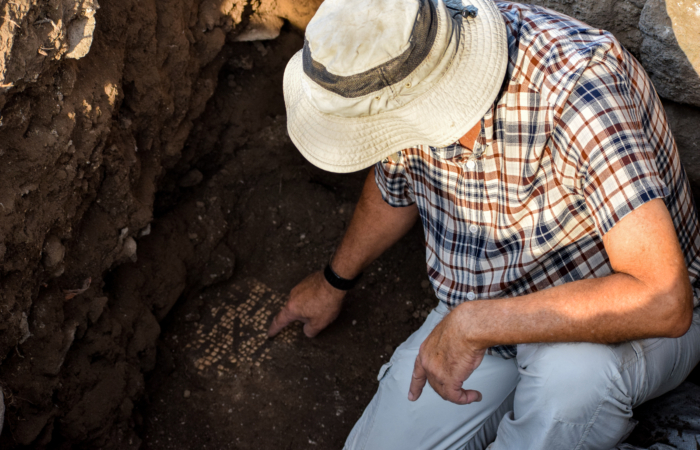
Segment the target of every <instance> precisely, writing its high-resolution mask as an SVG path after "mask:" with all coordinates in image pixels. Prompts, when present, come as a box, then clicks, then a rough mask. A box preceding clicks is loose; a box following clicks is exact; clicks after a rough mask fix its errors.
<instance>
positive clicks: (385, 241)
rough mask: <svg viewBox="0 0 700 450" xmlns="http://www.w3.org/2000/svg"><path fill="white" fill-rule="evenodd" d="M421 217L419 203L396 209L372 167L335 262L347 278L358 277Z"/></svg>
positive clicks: (336, 266) (342, 274) (336, 267)
mask: <svg viewBox="0 0 700 450" xmlns="http://www.w3.org/2000/svg"><path fill="white" fill-rule="evenodd" d="M417 217H418V208H417V207H416V205H411V206H406V207H401V208H395V207H392V206H390V205H388V204H387V203H386V202H385V201H384V200H383V199H382V195H381V192H380V191H379V188H378V187H377V184H376V183H375V181H374V169H372V170H371V171H370V173H369V175H368V177H367V180H366V181H365V185H364V188H363V190H362V195H361V196H360V200H359V201H358V203H357V206H356V207H355V212H354V214H353V216H352V220H351V221H350V226H349V227H348V229H347V231H346V232H345V236H344V237H343V239H342V241H341V243H340V245H339V246H338V248H337V249H336V252H335V255H334V256H333V260H332V262H331V266H332V267H333V270H334V271H335V272H336V273H337V274H338V275H340V276H341V277H343V278H348V279H351V278H355V277H356V276H357V275H358V274H359V273H360V272H362V270H363V269H364V268H365V267H367V266H368V265H369V264H370V263H371V262H372V261H374V260H375V259H376V258H377V257H379V255H381V254H382V253H383V252H384V251H385V250H386V249H387V248H389V247H391V246H392V245H393V244H394V243H396V241H398V240H399V239H401V237H402V236H403V235H405V234H406V233H407V232H408V230H410V229H411V227H412V226H413V224H414V223H415V221H416V218H417Z"/></svg>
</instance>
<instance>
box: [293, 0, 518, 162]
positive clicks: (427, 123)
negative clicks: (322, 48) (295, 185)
mask: <svg viewBox="0 0 700 450" xmlns="http://www.w3.org/2000/svg"><path fill="white" fill-rule="evenodd" d="M463 3H464V4H465V6H466V5H468V4H471V5H473V6H475V7H477V8H478V11H479V12H478V16H477V17H476V18H475V19H468V20H469V22H470V23H469V24H468V25H467V26H462V27H460V42H459V46H458V48H457V51H456V53H455V55H454V57H453V60H452V63H451V64H450V66H449V67H448V68H447V70H446V71H445V73H444V75H443V76H442V77H441V78H440V79H439V80H438V81H437V82H436V83H435V85H434V86H432V87H431V88H430V89H429V90H427V91H426V92H424V93H423V94H422V95H421V96H419V97H418V98H415V99H413V100H412V101H411V102H409V103H407V104H406V105H404V106H402V107H399V108H396V109H392V110H389V111H383V112H381V113H378V114H374V115H371V116H364V117H341V116H335V115H330V114H324V113H322V112H320V111H319V110H318V109H316V108H315V107H314V105H313V104H312V102H311V101H310V100H309V99H308V98H307V96H306V95H305V92H304V89H303V87H302V78H303V76H304V72H303V67H302V57H301V51H299V52H298V53H297V54H295V55H294V56H293V57H292V59H291V60H290V61H289V63H288V64H287V68H286V70H285V73H284V99H285V105H286V108H287V128H288V131H289V136H290V138H291V139H292V142H294V144H295V145H296V146H297V148H298V149H299V151H300V152H301V153H302V154H303V155H304V157H306V158H307V159H308V160H309V161H310V162H311V163H312V164H314V165H315V166H318V167H320V168H321V169H324V170H328V171H330V172H337V173H345V172H354V171H357V170H361V169H364V168H366V167H369V166H371V165H372V164H374V163H376V162H378V161H380V160H382V159H383V158H385V157H387V156H389V155H391V154H393V153H396V152H398V151H400V150H403V149H405V148H409V147H415V146H417V145H430V146H435V147H445V146H447V145H450V144H452V143H454V142H456V141H457V140H458V139H459V138H461V137H462V136H464V134H465V133H466V132H467V131H469V130H470V129H471V128H472V127H473V126H474V125H475V124H476V123H477V122H478V121H479V120H481V118H482V117H483V116H484V114H486V112H487V111H488V109H489V108H490V107H491V105H492V104H493V102H494V101H495V99H496V96H497V94H498V92H499V90H500V88H501V86H502V84H503V79H504V76H505V73H506V68H507V64H508V42H507V37H506V29H505V22H504V21H503V18H502V16H501V13H500V12H499V10H498V8H497V7H496V5H494V3H493V2H491V1H490V0H463Z"/></svg>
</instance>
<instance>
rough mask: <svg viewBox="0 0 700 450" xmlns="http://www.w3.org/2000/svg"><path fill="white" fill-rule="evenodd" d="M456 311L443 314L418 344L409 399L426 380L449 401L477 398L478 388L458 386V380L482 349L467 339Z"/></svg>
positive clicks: (478, 360) (477, 360) (467, 372)
mask: <svg viewBox="0 0 700 450" xmlns="http://www.w3.org/2000/svg"><path fill="white" fill-rule="evenodd" d="M460 313H461V310H460V308H457V309H455V310H454V311H452V312H451V313H449V314H447V315H446V316H445V318H444V319H443V320H442V321H441V322H440V323H439V324H438V325H437V326H436V327H435V329H434V330H433V331H432V332H431V333H430V335H428V337H427V338H426V339H425V341H423V344H421V346H420V350H419V352H418V356H417V357H416V364H415V366H414V368H413V378H412V379H411V387H410V389H409V392H408V399H409V400H411V401H415V400H418V397H420V395H421V392H423V387H424V386H425V382H426V380H427V381H428V382H429V383H430V385H431V386H432V387H433V389H434V390H435V392H437V393H438V394H439V395H440V397H442V398H444V399H445V400H448V401H450V402H452V403H456V404H458V405H466V404H469V403H472V402H478V401H481V393H480V392H478V391H473V390H466V389H462V383H464V381H465V380H466V379H467V378H469V376H470V375H471V374H472V372H474V370H476V368H477V367H479V364H481V360H482V359H483V358H484V353H485V352H486V349H485V348H480V346H479V345H476V344H475V343H474V342H472V341H470V340H469V339H468V337H467V333H465V332H464V330H465V325H466V323H465V321H464V320H460ZM463 318H466V317H463Z"/></svg>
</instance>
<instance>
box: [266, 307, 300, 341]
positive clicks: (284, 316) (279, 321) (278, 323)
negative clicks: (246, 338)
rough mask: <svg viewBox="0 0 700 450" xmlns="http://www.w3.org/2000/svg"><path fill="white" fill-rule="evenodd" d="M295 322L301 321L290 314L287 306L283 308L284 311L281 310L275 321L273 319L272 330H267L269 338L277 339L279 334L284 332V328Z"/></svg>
mask: <svg viewBox="0 0 700 450" xmlns="http://www.w3.org/2000/svg"><path fill="white" fill-rule="evenodd" d="M295 320H299V318H298V317H296V316H295V315H294V314H292V313H291V312H289V310H288V309H287V306H286V305H285V306H283V307H282V309H280V312H279V313H277V315H276V316H275V317H274V319H272V323H271V324H270V328H269V329H268V330H267V337H268V338H271V337H275V336H276V335H277V333H279V332H280V331H282V329H283V328H284V327H286V326H287V325H289V324H290V323H292V322H294V321H295Z"/></svg>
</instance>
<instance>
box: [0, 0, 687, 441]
mask: <svg viewBox="0 0 700 450" xmlns="http://www.w3.org/2000/svg"><path fill="white" fill-rule="evenodd" d="M59 3H61V4H62V5H63V8H64V9H63V10H62V11H63V17H62V19H63V22H61V23H64V24H65V23H68V24H70V27H73V26H74V25H75V24H76V23H77V24H82V25H81V26H85V24H86V23H89V19H90V17H92V16H90V15H85V11H88V10H90V11H93V10H94V8H95V5H94V4H93V2H88V1H82V2H75V1H73V0H62V1H61V2H58V1H53V2H49V1H45V0H18V1H16V2H10V3H7V4H6V3H4V2H2V1H0V4H3V5H6V6H7V5H10V4H11V5H15V6H7V8H8V9H7V11H10V12H11V13H12V14H13V15H12V17H13V19H12V20H13V21H14V22H16V23H18V25H17V26H18V27H20V29H21V30H24V31H23V34H21V35H20V34H17V35H16V36H15V38H16V40H17V42H19V43H20V44H21V45H19V44H18V45H16V46H15V47H13V49H12V52H14V53H13V55H14V56H13V58H14V59H11V58H10V59H8V60H4V59H0V63H3V64H5V63H6V62H7V61H10V63H8V65H7V67H6V68H9V69H8V70H7V71H5V72H2V73H0V75H2V76H6V77H9V78H12V77H14V78H13V79H12V80H11V81H12V83H7V82H6V81H7V80H8V79H9V78H4V79H3V80H4V81H3V82H0V90H2V91H1V92H0V113H1V114H0V163H1V164H0V234H2V237H3V240H2V241H0V269H1V271H0V281H1V282H2V289H1V290H0V316H1V318H2V320H1V321H0V355H1V357H2V364H1V365H0V385H1V386H2V389H3V392H4V394H5V396H6V405H7V411H6V420H5V426H4V430H3V433H2V435H0V448H2V449H6V448H7V449H25V448H26V449H42V448H55V449H81V448H85V449H95V448H105V449H120V450H121V449H139V448H141V449H178V450H179V449H183V450H184V449H192V448H210V449H261V448H285V449H308V448H319V449H326V448H341V447H342V443H343V442H344V439H345V437H346V435H347V434H348V432H349V431H350V429H351V427H352V425H353V424H354V422H355V421H356V420H357V418H358V417H359V416H360V414H361V413H362V411H363V409H364V407H365V405H366V404H367V403H368V402H369V400H370V398H371V397H372V395H373V393H374V390H375V389H376V386H377V373H378V371H379V368H380V367H381V365H382V364H383V363H385V362H387V361H388V359H389V357H390V356H391V354H392V352H393V351H394V349H395V348H396V346H397V345H398V344H400V343H401V342H402V341H403V340H405V339H406V338H407V337H408V336H409V335H410V333H411V332H413V331H414V330H416V329H417V328H418V327H419V326H420V324H421V323H422V322H423V320H424V319H425V317H426V316H427V314H428V312H429V311H430V310H431V309H432V308H433V307H434V306H435V305H436V304H437V299H436V297H435V296H434V294H433V292H432V289H431V287H430V284H429V282H428V280H427V276H426V272H425V261H424V256H425V250H424V247H423V238H422V230H421V229H420V226H419V225H418V226H417V227H415V228H414V229H413V230H412V231H411V232H410V233H409V234H408V235H407V236H406V237H405V238H404V239H403V240H402V241H400V242H399V243H398V244H397V245H396V246H394V248H392V249H390V250H389V251H388V252H387V253H386V254H385V255H383V256H382V257H381V258H380V259H379V260H378V261H377V262H375V263H374V264H373V265H372V266H371V267H370V268H369V269H368V270H367V271H366V273H365V275H364V277H363V279H362V281H361V282H360V284H359V285H358V287H357V288H356V289H354V290H353V291H352V292H350V293H349V294H348V296H347V302H346V304H345V308H344V310H343V313H342V314H341V316H340V317H339V318H338V320H337V321H336V322H335V323H334V324H333V325H332V326H331V327H329V328H328V329H327V330H325V331H324V332H322V333H321V334H320V335H319V336H318V337H317V338H315V339H307V338H305V337H304V336H303V334H302V332H301V327H300V326H299V325H298V324H297V325H295V326H292V327H290V328H289V329H287V330H286V331H285V332H284V333H283V334H282V335H280V336H278V337H277V338H275V339H273V340H267V339H266V338H265V329H266V326H267V324H268V321H269V319H270V316H271V314H274V312H275V311H276V310H277V309H278V308H279V307H280V306H281V305H282V303H283V302H284V300H285V297H286V295H287V293H288V292H289V290H290V289H291V288H292V287H293V286H294V285H295V284H296V283H297V282H298V281H300V280H301V279H302V278H303V277H305V276H306V275H308V274H309V273H311V272H312V271H314V270H318V269H319V268H322V267H323V265H324V264H325V263H326V261H327V260H328V258H329V257H330V255H331V254H332V252H333V249H334V247H335V245H336V244H337V242H338V240H339V239H340V237H341V236H342V233H343V230H344V229H345V227H346V225H347V224H348V221H349V220H350V217H351V215H352V211H353V207H354V203H355V201H356V199H357V197H358V194H359V191H360V189H361V186H362V183H363V181H364V179H365V177H366V175H367V171H362V172H358V173H353V174H347V175H337V174H331V173H328V172H324V171H322V170H320V169H317V168H316V167H314V166H313V165H311V164H309V163H308V162H307V161H306V160H304V158H303V157H302V156H301V155H300V154H299V152H298V151H297V150H296V149H295V148H294V145H293V144H292V143H291V141H290V139H289V137H288V135H287V132H286V117H285V108H284V102H283V96H282V75H283V70H284V67H285V65H286V62H287V61H288V59H289V58H290V57H291V55H293V54H294V52H296V51H297V50H298V49H299V48H300V47H301V46H302V43H303V38H302V35H301V33H300V32H299V31H298V29H299V27H303V26H304V24H305V22H304V20H308V17H310V14H312V13H313V10H314V8H315V6H314V5H317V3H318V2H316V1H305V2H300V1H299V2H281V1H280V2H273V3H274V4H275V5H277V7H278V9H279V10H278V11H277V12H276V13H275V14H278V15H281V17H284V18H285V19H287V20H288V21H289V22H290V23H287V24H286V25H285V26H284V27H283V28H282V31H281V34H280V36H279V37H277V38H276V39H273V40H255V41H251V42H236V41H235V39H237V38H238V37H241V36H245V35H246V33H248V35H247V36H248V38H250V39H268V38H271V37H273V36H274V34H275V33H272V34H270V32H269V24H270V23H272V24H273V25H274V24H277V25H280V24H281V23H282V19H281V18H280V17H278V16H277V15H274V14H272V12H271V11H272V10H271V9H270V8H272V7H271V6H270V4H268V3H269V2H261V4H260V5H257V3H255V2H243V1H241V2H237V1H233V2H232V1H218V0H217V1H202V2H193V1H189V0H181V1H179V0H178V1H176V0H167V1H160V2H153V1H136V0H124V1H122V2H110V1H107V0H105V1H104V2H102V4H101V5H100V10H99V12H98V13H97V15H96V16H95V17H97V25H96V28H95V30H94V38H95V39H94V42H92V47H91V48H88V49H89V52H84V54H83V53H81V56H80V57H81V59H68V60H66V59H61V58H60V56H61V55H59V54H58V53H56V54H53V53H51V51H50V50H42V49H47V48H49V47H46V46H47V45H48V44H46V42H47V41H46V40H47V39H49V38H50V37H51V36H53V37H52V38H51V39H55V41H56V42H58V44H56V46H55V48H57V49H58V50H55V51H56V52H59V53H60V52H61V51H65V49H63V47H61V42H60V41H61V39H63V38H64V37H65V36H66V34H65V33H63V34H61V33H58V32H57V31H56V30H57V29H59V28H60V27H59V25H58V23H59V22H58V18H57V17H55V16H54V15H52V14H54V12H55V11H59V10H60V8H58V6H60V5H58V4H59ZM78 3H79V4H80V8H83V10H84V11H83V15H79V14H78V15H76V14H77V13H76V11H77V10H76V9H75V8H73V9H71V8H72V7H73V6H74V4H78ZM253 3H255V5H257V6H256V8H257V10H255V11H253V10H254V9H255V8H254V7H253ZM579 3H584V2H579ZM621 3H622V2H620V4H621ZM649 3H650V4H651V3H652V2H651V0H650V2H649ZM567 4H568V3H567ZM601 4H602V2H601ZM615 4H616V5H617V4H618V3H615ZM21 5H24V6H26V8H25V7H24V6H21ZM57 5H58V6H57ZM280 5H281V6H280ZM290 5H291V6H290ZM625 5H626V3H625ZM68 6H70V7H71V8H69V7H68ZM550 6H556V5H550ZM559 6H562V7H564V6H565V5H559ZM628 6H629V5H628ZM652 6H653V5H652ZM15 7H16V8H17V9H16V10H15V9H13V8H15ZM49 7H50V8H49ZM22 8H24V9H22ZM42 8H43V9H42ZM266 8H268V9H266ZM285 8H286V9H285ZM304 8H307V10H304ZM635 8H636V9H635V10H634V11H632V13H630V17H632V18H633V19H634V20H637V21H638V20H639V14H640V8H641V7H637V6H635ZM633 9H634V8H633ZM584 10H585V11H584V13H581V14H583V15H585V13H586V11H598V12H600V8H599V9H597V10H596V9H585V8H584ZM222 11H223V12H225V14H224V13H222ZM280 11H281V12H280ZM299 11H302V13H303V14H302V13H300V12H299ZM93 12H94V11H93ZM567 12H569V13H571V14H574V13H577V14H578V12H580V11H578V12H577V11H567ZM603 12H605V11H603ZM8 14H9V13H8ZM22 14H24V15H22ZM56 14H57V13H56ZM91 14H92V13H91ZM581 14H580V15H581ZM635 14H636V16H635ZM93 15H94V14H93ZM609 16H610V15H609V14H607V13H606V14H603V13H601V14H600V17H602V18H606V17H609ZM3 17H9V16H3ZM299 17H306V19H304V20H301V19H299ZM597 17H598V16H591V17H584V18H585V19H586V20H588V19H590V20H592V21H593V20H597V19H596V18H597ZM52 21H53V22H52ZM51 23H53V25H54V26H52V25H51ZM7 24H9V22H7V21H6V20H5V21H4V22H2V23H1V24H0V35H2V36H5V37H7V36H8V34H7V32H6V31H7V27H5V25H7ZM93 25H94V24H93ZM603 25H605V24H603ZM610 25H613V24H610ZM633 25H634V24H633ZM7 26H9V25H7ZM601 26H602V25H601ZM626 26H627V25H625V27H626ZM634 26H636V25H634ZM3 27H4V28H3ZM266 27H268V28H266ZM625 27H622V28H620V30H621V31H620V33H618V34H619V35H620V36H621V38H624V39H626V40H625V45H628V46H629V48H631V49H632V50H635V49H636V50H639V47H640V42H638V41H639V40H640V39H641V38H640V37H639V36H637V34H639V33H638V30H637V29H636V28H634V29H633V30H632V31H634V32H628V31H629V30H628V28H629V27H627V28H625ZM71 29H72V28H71ZM274 30H276V28H274V27H273V31H274ZM635 30H636V31H635ZM3 33H4V34H3ZM51 33H53V34H51ZM266 33H267V34H266ZM625 33H627V34H625ZM635 33H637V34H635ZM13 36H14V35H13ZM62 36H63V37H62ZM635 36H637V37H636V38H635V39H637V41H634V39H632V38H633V37H635ZM42 39H43V40H42ZM3 42H7V41H3ZM635 42H636V43H635ZM0 44H1V43H0ZM34 44H36V45H41V46H42V47H40V48H39V49H40V50H41V51H42V52H44V53H45V54H47V55H48V56H45V55H42V53H41V52H37V49H36V48H34V47H32V45H34ZM3 45H5V44H2V45H0V56H2V57H3V58H4V57H5V56H6V54H7V55H9V53H7V52H5V53H2V51H5V50H6V48H5V47H3ZM76 48H77V49H78V50H80V48H81V47H79V46H78V47H76ZM61 49H63V50H61ZM73 50H75V51H76V52H77V51H78V50H76V49H73ZM73 50H71V52H72V51H73ZM83 50H85V49H83ZM47 52H49V53H47ZM17 55H19V56H17ZM37 55H38V56H37ZM54 56H55V57H54ZM52 57H54V58H53V59H51V58H52ZM17 61H20V62H19V63H18V62H17ZM2 67H5V66H2ZM0 72H1V71H0ZM665 102H666V103H665V105H666V107H667V111H668V114H669V118H670V122H671V126H672V128H673V130H674V133H675V134H676V137H677V139H678V142H679V147H680V148H681V152H682V156H683V160H684V163H685V165H686V168H687V169H688V172H689V176H690V179H691V182H694V183H695V184H694V185H693V186H694V187H695V188H696V187H697V186H698V185H699V184H698V183H697V181H698V180H700V176H698V174H700V170H697V167H699V166H698V158H697V154H698V151H699V150H700V148H699V147H698V144H697V143H698V142H700V135H698V128H697V121H698V120H700V113H699V112H698V110H697V108H695V107H693V106H688V105H680V104H677V103H673V102H671V101H665ZM644 417H645V416H644V415H643V414H642V415H640V418H641V420H642V424H641V426H640V427H638V430H639V431H638V432H637V434H635V435H633V436H632V437H631V439H632V441H633V442H636V443H638V444H644V445H647V444H650V443H652V442H655V441H662V442H663V441H664V439H665V437H664V436H660V435H658V433H657V434H656V435H655V434H654V433H655V431H653V427H651V426H645V425H644ZM674 426H675V425H674ZM683 426H684V425H683V424H680V425H678V426H677V427H676V428H682V427H683Z"/></svg>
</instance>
